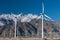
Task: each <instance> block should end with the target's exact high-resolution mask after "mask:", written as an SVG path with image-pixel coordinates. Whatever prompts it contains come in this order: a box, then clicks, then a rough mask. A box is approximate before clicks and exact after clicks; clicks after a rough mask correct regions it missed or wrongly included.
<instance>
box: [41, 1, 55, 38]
mask: <svg viewBox="0 0 60 40" xmlns="http://www.w3.org/2000/svg"><path fill="white" fill-rule="evenodd" d="M44 16H45V17H46V18H48V19H50V20H51V21H54V20H52V18H50V17H49V16H47V15H46V14H44V3H43V2H42V13H41V18H42V39H43V38H44V21H43V20H44Z"/></svg>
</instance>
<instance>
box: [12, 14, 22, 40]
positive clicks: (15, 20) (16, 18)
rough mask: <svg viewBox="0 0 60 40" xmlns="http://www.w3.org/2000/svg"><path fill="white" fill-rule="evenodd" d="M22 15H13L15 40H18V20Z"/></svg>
mask: <svg viewBox="0 0 60 40" xmlns="http://www.w3.org/2000/svg"><path fill="white" fill-rule="evenodd" d="M21 15H22V14H19V15H15V14H12V19H13V21H14V22H15V34H14V38H15V40H16V38H17V36H16V34H17V31H16V30H17V29H16V27H17V20H18V19H20V17H21Z"/></svg>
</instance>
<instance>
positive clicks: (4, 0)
mask: <svg viewBox="0 0 60 40" xmlns="http://www.w3.org/2000/svg"><path fill="white" fill-rule="evenodd" d="M42 1H43V2H44V6H45V14H47V15H48V16H50V17H51V18H52V19H53V20H56V21H60V0H0V14H4V13H6V14H8V13H11V12H13V13H14V14H19V13H21V12H22V13H23V14H28V13H32V14H37V15H39V14H40V13H41V9H42V8H41V7H42V5H41V4H42Z"/></svg>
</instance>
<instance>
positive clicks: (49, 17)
mask: <svg viewBox="0 0 60 40" xmlns="http://www.w3.org/2000/svg"><path fill="white" fill-rule="evenodd" d="M44 16H45V17H47V18H49V19H52V18H50V17H49V16H47V15H46V14H44Z"/></svg>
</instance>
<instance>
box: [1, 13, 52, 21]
mask: <svg viewBox="0 0 60 40" xmlns="http://www.w3.org/2000/svg"><path fill="white" fill-rule="evenodd" d="M45 16H46V15H45ZM46 17H48V16H46ZM1 18H4V19H6V20H8V19H9V20H13V21H15V19H17V21H19V20H20V22H30V21H31V20H33V19H37V20H38V19H41V15H40V16H38V15H33V14H27V15H23V14H13V13H12V14H2V15H0V19H1ZM48 18H49V17H48ZM44 19H45V20H49V19H46V18H44ZM50 19H51V18H50Z"/></svg>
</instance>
